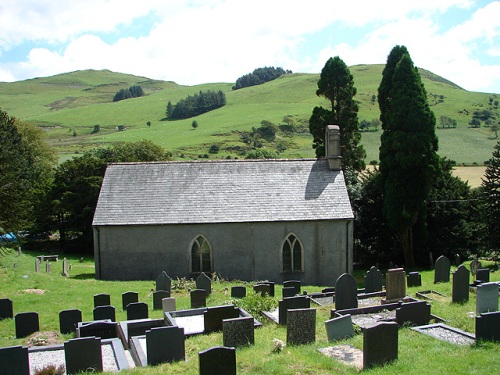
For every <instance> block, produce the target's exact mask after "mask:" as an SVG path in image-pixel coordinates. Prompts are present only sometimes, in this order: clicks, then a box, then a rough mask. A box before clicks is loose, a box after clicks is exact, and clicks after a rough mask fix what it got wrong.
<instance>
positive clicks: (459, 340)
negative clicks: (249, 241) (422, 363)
mask: <svg viewBox="0 0 500 375" xmlns="http://www.w3.org/2000/svg"><path fill="white" fill-rule="evenodd" d="M419 332H421V333H423V334H426V335H429V336H432V337H434V338H436V339H439V340H443V341H446V342H449V343H452V344H456V345H473V344H474V343H475V342H476V341H475V340H474V339H472V338H470V337H467V336H465V335H462V334H460V333H459V332H455V331H453V330H451V329H447V328H445V327H432V328H426V329H420V330H419Z"/></svg>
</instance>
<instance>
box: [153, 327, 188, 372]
mask: <svg viewBox="0 0 500 375" xmlns="http://www.w3.org/2000/svg"><path fill="white" fill-rule="evenodd" d="M146 352H147V358H148V365H149V366H155V365H159V364H160V363H170V362H177V361H183V360H184V359H185V358H186V346H185V338H184V328H182V327H175V326H170V327H158V328H152V329H151V330H149V331H146Z"/></svg>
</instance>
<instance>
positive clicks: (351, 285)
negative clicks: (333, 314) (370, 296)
mask: <svg viewBox="0 0 500 375" xmlns="http://www.w3.org/2000/svg"><path fill="white" fill-rule="evenodd" d="M357 307H358V284H357V282H356V279H355V278H354V276H352V275H351V274H348V273H343V274H342V275H340V276H339V277H338V279H337V281H336V282H335V309H336V310H345V309H355V308H357Z"/></svg>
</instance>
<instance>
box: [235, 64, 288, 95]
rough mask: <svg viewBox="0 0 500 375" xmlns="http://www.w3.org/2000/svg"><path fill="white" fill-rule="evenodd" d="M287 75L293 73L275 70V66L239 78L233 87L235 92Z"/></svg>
mask: <svg viewBox="0 0 500 375" xmlns="http://www.w3.org/2000/svg"><path fill="white" fill-rule="evenodd" d="M287 73H291V71H289V70H287V71H285V70H283V68H275V67H273V66H271V67H264V68H257V69H255V70H254V71H253V72H252V73H248V74H245V75H243V76H241V77H240V78H238V79H237V80H236V84H235V85H234V86H233V90H238V89H241V88H244V87H250V86H256V85H261V84H263V83H266V82H269V81H272V80H274V79H276V78H278V77H280V76H282V75H283V74H287Z"/></svg>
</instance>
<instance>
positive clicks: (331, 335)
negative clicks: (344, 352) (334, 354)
mask: <svg viewBox="0 0 500 375" xmlns="http://www.w3.org/2000/svg"><path fill="white" fill-rule="evenodd" d="M325 329H326V335H327V337H328V341H330V342H333V341H337V340H343V339H347V338H349V337H352V336H354V326H353V325H352V317H351V314H347V315H342V316H340V317H338V318H333V319H330V320H327V321H326V322H325Z"/></svg>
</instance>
